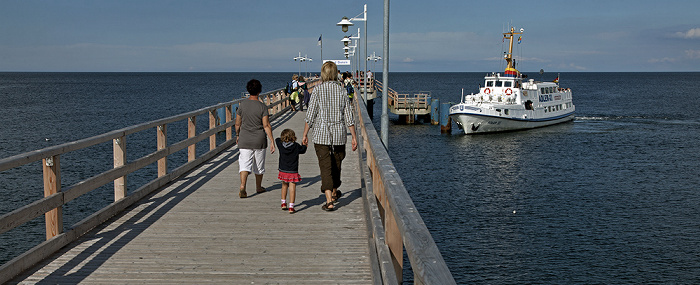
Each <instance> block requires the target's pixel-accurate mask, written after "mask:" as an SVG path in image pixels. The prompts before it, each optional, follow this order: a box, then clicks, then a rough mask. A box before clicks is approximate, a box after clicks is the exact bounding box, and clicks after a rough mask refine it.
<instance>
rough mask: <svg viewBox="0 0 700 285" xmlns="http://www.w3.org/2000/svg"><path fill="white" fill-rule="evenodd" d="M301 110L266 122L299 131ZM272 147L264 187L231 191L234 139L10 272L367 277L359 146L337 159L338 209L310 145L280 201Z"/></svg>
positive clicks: (256, 278)
mask: <svg viewBox="0 0 700 285" xmlns="http://www.w3.org/2000/svg"><path fill="white" fill-rule="evenodd" d="M305 115H306V113H305V112H295V113H287V114H285V115H284V116H282V117H279V118H278V119H277V120H275V121H274V122H272V124H273V127H274V131H273V133H274V134H275V135H276V136H277V135H279V133H280V132H281V131H282V130H283V129H285V128H290V129H293V130H295V131H296V132H297V133H298V134H299V135H298V136H299V137H301V133H302V131H303V129H304V119H303V118H304V116H305ZM278 158H279V155H278V154H277V153H274V154H272V155H270V154H269V152H268V153H267V159H266V174H265V176H264V179H263V187H266V188H267V191H266V192H264V193H261V194H256V193H255V177H254V176H253V175H250V176H249V181H248V191H247V192H248V195H249V196H248V198H245V199H240V198H239V197H238V186H239V183H240V182H239V181H240V180H239V176H238V148H237V147H235V146H234V147H232V148H230V149H228V150H226V151H224V152H222V153H221V154H220V155H219V156H217V157H215V158H214V159H212V160H210V161H208V162H206V163H205V164H203V165H201V166H200V167H198V168H196V169H195V170H193V171H192V172H190V173H188V174H187V175H185V176H184V177H182V178H180V179H178V180H176V181H174V182H173V183H171V184H170V185H168V186H167V187H165V188H164V189H162V190H160V191H157V192H156V193H155V194H153V195H152V196H151V197H148V198H146V199H143V200H142V201H140V202H139V203H137V204H136V205H134V206H132V207H130V208H128V209H127V210H126V211H125V212H124V213H122V214H120V215H118V216H117V217H115V218H113V219H112V220H111V221H109V222H108V223H107V224H105V225H103V226H100V227H99V228H97V229H96V230H93V231H92V232H90V233H89V234H87V235H85V236H83V237H82V238H81V239H79V240H78V241H76V242H73V243H72V244H70V245H69V246H67V247H65V248H64V249H62V250H61V251H60V252H58V253H57V254H55V255H54V256H52V257H51V258H49V259H48V260H46V261H44V262H42V263H41V264H39V266H38V267H37V268H35V269H32V270H31V271H30V272H28V273H25V274H23V275H22V276H20V278H18V279H15V280H14V282H32V283H33V282H40V283H50V284H75V283H84V284H89V283H93V284H106V283H149V284H152V283H185V284H201V283H209V282H215V283H229V284H233V283H236V284H269V283H274V284H277V283H296V284H338V283H342V284H370V283H372V279H371V278H372V276H371V272H370V264H369V262H370V260H369V247H368V235H367V230H366V229H367V225H366V223H365V219H364V213H363V212H364V211H363V204H362V199H361V197H362V194H361V192H362V191H361V188H360V177H359V175H360V171H359V169H358V156H357V153H356V152H349V153H348V155H347V157H346V160H345V161H344V163H343V170H342V177H343V185H342V187H341V188H340V189H341V190H342V191H343V197H342V198H341V199H340V202H339V204H338V210H337V211H334V212H325V211H322V210H321V205H322V204H323V203H325V196H322V195H321V193H320V185H321V181H320V174H319V169H318V160H317V158H316V157H315V153H314V149H313V145H311V147H310V148H309V151H308V152H307V153H306V154H303V155H302V156H301V158H300V173H301V174H302V176H303V181H302V182H301V183H300V184H299V185H298V189H297V197H296V209H297V211H298V212H297V213H295V214H289V213H288V212H287V211H282V210H281V209H280V188H281V183H280V182H279V180H278V179H277V162H278Z"/></svg>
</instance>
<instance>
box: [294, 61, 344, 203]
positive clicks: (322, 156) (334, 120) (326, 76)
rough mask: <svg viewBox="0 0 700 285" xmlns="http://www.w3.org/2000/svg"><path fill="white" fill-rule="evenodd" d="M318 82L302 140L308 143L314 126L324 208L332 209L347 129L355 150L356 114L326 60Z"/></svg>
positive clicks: (336, 193) (335, 200)
mask: <svg viewBox="0 0 700 285" xmlns="http://www.w3.org/2000/svg"><path fill="white" fill-rule="evenodd" d="M321 81H322V82H321V84H319V85H317V86H316V87H314V89H313V91H312V92H311V101H310V102H309V109H308V110H306V112H307V113H306V123H305V125H304V135H303V139H302V144H304V145H306V144H308V141H309V139H308V133H309V129H310V128H313V129H314V133H313V142H314V149H315V150H316V156H317V157H318V166H319V168H320V170H321V193H324V194H325V195H326V203H325V204H324V205H323V206H322V207H321V208H322V209H323V210H325V211H334V210H335V206H334V205H333V203H334V202H337V200H338V199H339V198H340V196H341V195H342V194H341V192H340V191H339V190H338V187H339V186H340V184H341V181H340V170H341V166H342V164H343V159H344V158H345V144H346V143H347V131H346V128H347V129H349V130H350V134H351V135H352V151H355V150H357V136H356V135H355V118H354V117H353V113H352V106H351V105H350V100H349V98H348V94H347V91H346V90H345V88H344V87H343V85H342V84H341V83H340V82H339V81H338V67H337V66H336V65H335V63H333V62H332V61H327V62H326V63H324V64H323V66H322V67H321Z"/></svg>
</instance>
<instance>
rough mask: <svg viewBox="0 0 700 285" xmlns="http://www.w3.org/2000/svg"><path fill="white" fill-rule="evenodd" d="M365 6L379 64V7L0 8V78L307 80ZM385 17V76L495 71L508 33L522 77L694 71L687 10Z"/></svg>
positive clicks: (618, 7)
mask: <svg viewBox="0 0 700 285" xmlns="http://www.w3.org/2000/svg"><path fill="white" fill-rule="evenodd" d="M429 2H435V3H430V4H428V3H429ZM365 3H367V4H368V13H369V22H368V32H369V36H368V38H369V42H368V50H369V53H370V54H371V53H372V52H376V53H377V54H378V55H381V54H382V39H383V36H382V33H383V26H382V25H383V18H382V17H383V1H381V0H379V1H378V0H375V1H355V0H345V1H335V0H326V1H267V0H259V1H228V0H223V1H210V0H197V1H161V0H148V1H144V0H138V1H132V0H119V1H101V0H90V1H88V0H86V1H75V0H65V1H49V0H46V1H38V0H0V71H71V72H72V71H87V72H91V71H117V72H122V71H175V72H180V71H273V72H276V71H298V70H299V68H301V69H302V72H304V70H305V69H306V68H307V67H306V65H302V66H300V65H299V63H297V62H295V61H294V60H293V58H294V57H295V56H297V55H298V54H299V52H301V54H302V55H308V57H311V58H313V60H314V61H313V62H310V63H308V69H309V71H310V72H311V71H317V70H319V69H320V64H321V61H320V60H319V58H320V56H321V50H320V47H319V46H318V45H317V41H318V37H319V35H321V34H323V58H324V59H341V58H343V55H342V53H343V51H342V43H341V42H340V40H341V39H342V38H343V35H344V34H343V32H342V31H341V30H340V28H339V27H337V26H336V25H335V24H336V23H337V22H339V21H340V19H341V18H342V17H343V16H347V17H354V16H357V15H358V14H360V13H361V12H362V8H363V5H364V4H365ZM390 9H391V11H390V13H391V14H390V54H389V56H390V60H389V68H390V70H391V71H399V72H401V71H448V72H449V71H469V72H471V71H474V72H487V71H499V70H500V69H502V67H503V60H502V52H503V46H504V44H503V43H502V40H501V39H502V35H501V33H502V32H503V30H505V29H506V27H507V25H508V23H513V25H514V26H515V27H516V28H518V29H519V28H524V29H525V34H524V35H523V41H522V44H521V45H518V46H517V49H516V51H515V52H514V53H515V55H516V57H517V58H518V59H519V60H518V62H519V69H520V70H521V71H537V70H540V69H545V70H546V71H551V72H572V71H583V72H599V71H642V72H651V71H700V67H699V66H700V17H698V15H700V1H696V0H685V1H678V0H667V1H658V0H655V1H647V0H635V1H627V0H624V1H617V0H605V1H598V0H586V1H580V0H579V1H566V0H560V1H462V0H457V1H417V0H404V1H399V0H393V1H391V7H390ZM363 25H364V24H363V23H362V22H356V26H355V27H351V28H350V31H349V32H348V34H350V33H353V34H356V33H357V26H360V27H362V28H363V27H364V26H363ZM362 33H363V34H362V36H363V37H364V31H363V32H362ZM363 40H364V39H363ZM380 65H381V62H378V63H377V64H376V69H377V70H378V69H381V68H380ZM369 68H370V69H372V68H373V64H371V63H370V64H369Z"/></svg>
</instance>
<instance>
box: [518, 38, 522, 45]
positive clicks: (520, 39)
mask: <svg viewBox="0 0 700 285" xmlns="http://www.w3.org/2000/svg"><path fill="white" fill-rule="evenodd" d="M522 40H523V36H519V37H518V44H520V42H521V41H522Z"/></svg>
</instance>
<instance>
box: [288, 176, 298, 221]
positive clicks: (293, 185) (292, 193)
mask: <svg viewBox="0 0 700 285" xmlns="http://www.w3.org/2000/svg"><path fill="white" fill-rule="evenodd" d="M296 196H297V184H296V183H294V182H289V213H290V214H294V213H296V210H294V199H295V198H296Z"/></svg>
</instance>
